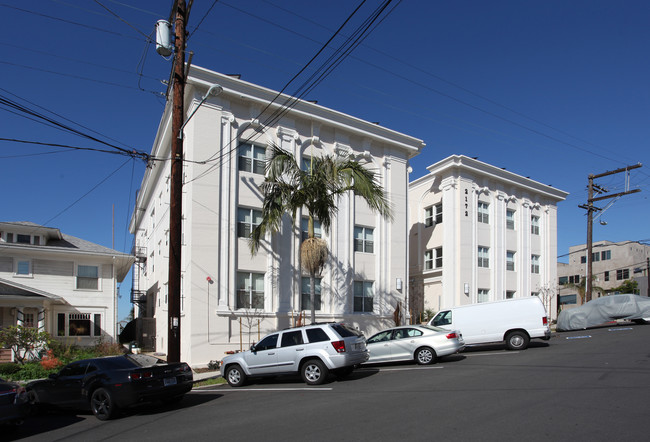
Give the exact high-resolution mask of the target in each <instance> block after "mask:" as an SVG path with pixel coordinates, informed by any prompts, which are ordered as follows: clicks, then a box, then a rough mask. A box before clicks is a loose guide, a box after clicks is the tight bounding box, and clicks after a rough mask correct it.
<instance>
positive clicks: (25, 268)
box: [16, 260, 32, 276]
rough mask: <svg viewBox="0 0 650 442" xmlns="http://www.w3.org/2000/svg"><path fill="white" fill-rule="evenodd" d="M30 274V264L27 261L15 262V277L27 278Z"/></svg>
mask: <svg viewBox="0 0 650 442" xmlns="http://www.w3.org/2000/svg"><path fill="white" fill-rule="evenodd" d="M31 274H32V263H31V261H29V260H19V261H17V262H16V275H22V276H29V275H31Z"/></svg>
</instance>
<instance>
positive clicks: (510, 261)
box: [506, 250, 516, 272]
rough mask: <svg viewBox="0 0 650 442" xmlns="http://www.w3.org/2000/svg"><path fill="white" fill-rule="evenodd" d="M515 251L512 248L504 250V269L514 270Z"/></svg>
mask: <svg viewBox="0 0 650 442" xmlns="http://www.w3.org/2000/svg"><path fill="white" fill-rule="evenodd" d="M515 253H516V252H513V251H512V250H507V251H506V270H507V271H510V272H514V271H515Z"/></svg>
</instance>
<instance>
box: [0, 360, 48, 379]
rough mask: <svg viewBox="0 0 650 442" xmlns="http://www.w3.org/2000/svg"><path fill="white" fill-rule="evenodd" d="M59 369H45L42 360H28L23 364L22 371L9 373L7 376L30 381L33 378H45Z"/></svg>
mask: <svg viewBox="0 0 650 442" xmlns="http://www.w3.org/2000/svg"><path fill="white" fill-rule="evenodd" d="M56 372H57V370H56V369H54V370H46V369H44V368H43V367H42V366H41V364H40V362H26V363H25V364H24V365H22V366H21V368H20V371H17V372H16V373H12V374H11V375H7V378H8V379H10V380H12V381H30V380H32V379H43V378H46V377H48V376H49V375H50V373H56Z"/></svg>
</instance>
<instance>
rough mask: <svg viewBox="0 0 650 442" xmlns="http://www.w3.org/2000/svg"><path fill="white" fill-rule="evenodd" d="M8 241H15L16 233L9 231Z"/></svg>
mask: <svg viewBox="0 0 650 442" xmlns="http://www.w3.org/2000/svg"><path fill="white" fill-rule="evenodd" d="M7 242H14V234H13V233H7Z"/></svg>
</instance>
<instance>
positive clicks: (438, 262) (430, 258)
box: [424, 247, 442, 270]
mask: <svg viewBox="0 0 650 442" xmlns="http://www.w3.org/2000/svg"><path fill="white" fill-rule="evenodd" d="M441 268H442V247H438V248H435V249H429V250H427V251H426V252H424V270H433V269H441Z"/></svg>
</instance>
